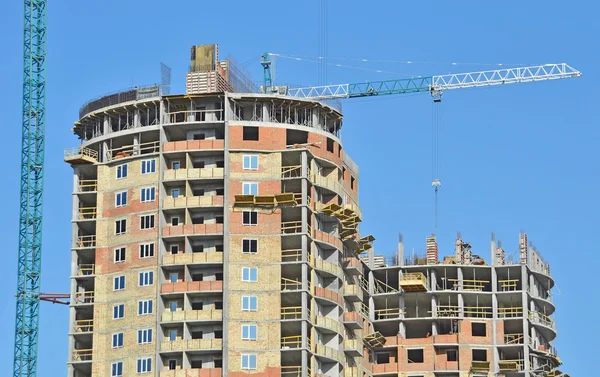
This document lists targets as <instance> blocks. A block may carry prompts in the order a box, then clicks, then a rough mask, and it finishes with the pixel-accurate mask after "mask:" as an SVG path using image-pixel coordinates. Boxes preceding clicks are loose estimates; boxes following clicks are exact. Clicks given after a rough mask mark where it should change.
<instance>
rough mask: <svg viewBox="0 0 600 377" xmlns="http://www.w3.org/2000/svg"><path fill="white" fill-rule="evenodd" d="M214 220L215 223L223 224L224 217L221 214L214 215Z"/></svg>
mask: <svg viewBox="0 0 600 377" xmlns="http://www.w3.org/2000/svg"><path fill="white" fill-rule="evenodd" d="M215 221H216V222H217V224H223V221H225V218H224V217H223V216H215Z"/></svg>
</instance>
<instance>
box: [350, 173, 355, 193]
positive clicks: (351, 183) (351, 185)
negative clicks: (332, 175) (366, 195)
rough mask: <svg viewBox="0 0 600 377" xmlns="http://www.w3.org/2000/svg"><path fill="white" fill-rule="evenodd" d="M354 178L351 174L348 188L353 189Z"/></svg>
mask: <svg viewBox="0 0 600 377" xmlns="http://www.w3.org/2000/svg"><path fill="white" fill-rule="evenodd" d="M355 182H356V179H355V178H354V177H353V176H350V189H352V190H354V185H355Z"/></svg>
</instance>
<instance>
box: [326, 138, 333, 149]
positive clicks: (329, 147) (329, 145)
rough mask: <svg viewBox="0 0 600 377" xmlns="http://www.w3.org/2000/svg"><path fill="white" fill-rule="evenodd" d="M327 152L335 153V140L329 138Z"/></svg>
mask: <svg viewBox="0 0 600 377" xmlns="http://www.w3.org/2000/svg"><path fill="white" fill-rule="evenodd" d="M327 152H331V153H333V140H331V139H329V138H327Z"/></svg>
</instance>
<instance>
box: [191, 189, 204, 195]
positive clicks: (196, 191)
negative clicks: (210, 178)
mask: <svg viewBox="0 0 600 377" xmlns="http://www.w3.org/2000/svg"><path fill="white" fill-rule="evenodd" d="M192 194H193V195H194V196H204V189H203V188H197V189H192Z"/></svg>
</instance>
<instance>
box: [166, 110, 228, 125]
mask: <svg viewBox="0 0 600 377" xmlns="http://www.w3.org/2000/svg"><path fill="white" fill-rule="evenodd" d="M165 117H166V121H167V122H168V123H185V122H218V121H221V120H223V119H224V118H223V109H208V110H182V111H172V112H169V113H165Z"/></svg>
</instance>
